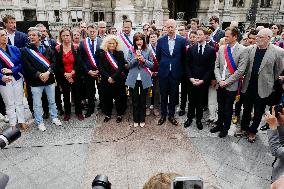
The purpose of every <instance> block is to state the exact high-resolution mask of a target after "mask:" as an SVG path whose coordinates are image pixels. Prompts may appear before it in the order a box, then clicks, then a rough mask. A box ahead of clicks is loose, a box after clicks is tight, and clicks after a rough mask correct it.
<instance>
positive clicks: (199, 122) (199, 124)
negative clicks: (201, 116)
mask: <svg viewBox="0 0 284 189" xmlns="http://www.w3.org/2000/svg"><path fill="white" fill-rule="evenodd" d="M196 126H197V129H199V130H202V129H203V125H202V123H201V121H197V122H196Z"/></svg>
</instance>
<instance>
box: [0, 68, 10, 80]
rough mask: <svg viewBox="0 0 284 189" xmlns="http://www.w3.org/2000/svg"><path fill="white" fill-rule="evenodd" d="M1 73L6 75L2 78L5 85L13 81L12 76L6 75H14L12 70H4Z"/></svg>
mask: <svg viewBox="0 0 284 189" xmlns="http://www.w3.org/2000/svg"><path fill="white" fill-rule="evenodd" d="M1 72H2V73H3V74H4V76H3V77H2V81H3V82H4V83H8V82H10V81H12V78H11V76H8V75H5V74H11V73H13V72H12V70H10V69H8V68H2V69H1Z"/></svg>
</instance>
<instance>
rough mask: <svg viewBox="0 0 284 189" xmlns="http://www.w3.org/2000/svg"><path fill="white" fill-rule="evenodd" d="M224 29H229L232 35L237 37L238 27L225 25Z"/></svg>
mask: <svg viewBox="0 0 284 189" xmlns="http://www.w3.org/2000/svg"><path fill="white" fill-rule="evenodd" d="M225 31H231V35H232V36H233V37H238V35H239V30H238V28H236V27H227V28H226V29H225Z"/></svg>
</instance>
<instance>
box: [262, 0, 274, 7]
mask: <svg viewBox="0 0 284 189" xmlns="http://www.w3.org/2000/svg"><path fill="white" fill-rule="evenodd" d="M271 5H272V2H271V0H261V1H260V7H262V8H269V7H271Z"/></svg>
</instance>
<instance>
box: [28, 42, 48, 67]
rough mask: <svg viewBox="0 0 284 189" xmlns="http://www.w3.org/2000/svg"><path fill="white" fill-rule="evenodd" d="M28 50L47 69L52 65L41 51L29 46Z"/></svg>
mask: <svg viewBox="0 0 284 189" xmlns="http://www.w3.org/2000/svg"><path fill="white" fill-rule="evenodd" d="M26 50H27V52H28V53H29V54H30V55H31V56H32V57H33V58H34V59H36V60H37V61H38V62H39V63H40V64H41V65H43V66H44V67H45V68H46V69H48V68H49V66H50V62H49V60H47V59H46V58H45V57H44V56H43V55H42V54H41V53H39V52H37V51H34V50H33V49H30V48H27V47H26Z"/></svg>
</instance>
